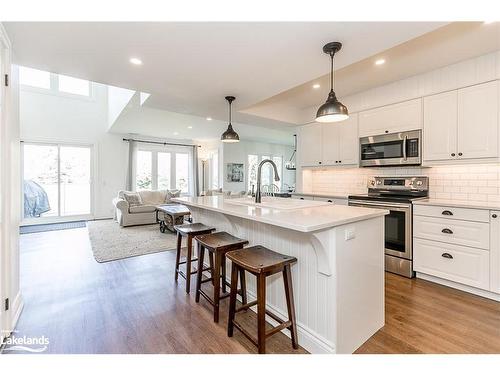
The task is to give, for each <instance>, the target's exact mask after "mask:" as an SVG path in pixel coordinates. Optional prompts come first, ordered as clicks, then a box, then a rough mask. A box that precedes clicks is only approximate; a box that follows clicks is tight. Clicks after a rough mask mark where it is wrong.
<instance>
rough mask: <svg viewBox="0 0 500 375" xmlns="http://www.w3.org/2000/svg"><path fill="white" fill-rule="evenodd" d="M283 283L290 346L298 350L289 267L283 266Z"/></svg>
mask: <svg viewBox="0 0 500 375" xmlns="http://www.w3.org/2000/svg"><path fill="white" fill-rule="evenodd" d="M283 281H284V283H285V296H286V307H287V309H288V319H289V320H290V322H291V323H292V325H291V326H290V327H289V329H290V333H291V336H292V346H293V348H294V349H298V348H299V344H298V342H297V325H296V321H295V303H294V301H293V288H292V272H291V270H290V265H287V266H285V268H284V269H283Z"/></svg>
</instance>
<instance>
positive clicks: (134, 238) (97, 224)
mask: <svg viewBox="0 0 500 375" xmlns="http://www.w3.org/2000/svg"><path fill="white" fill-rule="evenodd" d="M87 228H88V231H89V238H90V244H91V246H92V252H93V253H94V258H95V260H96V261H98V262H99V263H103V262H110V261H113V260H118V259H124V258H130V257H135V256H138V255H146V254H152V253H158V252H160V251H167V250H174V249H175V247H176V245H177V237H176V235H175V234H173V233H170V232H165V233H161V232H160V229H159V226H158V225H157V224H152V225H138V226H133V227H120V226H119V225H118V223H117V222H115V221H114V220H97V221H89V222H87Z"/></svg>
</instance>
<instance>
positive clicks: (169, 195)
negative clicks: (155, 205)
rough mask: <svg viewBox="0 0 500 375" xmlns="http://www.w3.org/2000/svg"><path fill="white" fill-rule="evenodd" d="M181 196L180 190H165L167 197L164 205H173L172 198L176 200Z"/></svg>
mask: <svg viewBox="0 0 500 375" xmlns="http://www.w3.org/2000/svg"><path fill="white" fill-rule="evenodd" d="M180 196H181V191H180V190H167V195H166V196H165V203H174V202H172V198H178V197H180Z"/></svg>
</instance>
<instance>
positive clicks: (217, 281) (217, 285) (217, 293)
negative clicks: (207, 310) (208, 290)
mask: <svg viewBox="0 0 500 375" xmlns="http://www.w3.org/2000/svg"><path fill="white" fill-rule="evenodd" d="M221 260H222V256H221V255H220V254H217V253H216V254H215V265H214V322H215V323H218V322H219V302H220V301H219V299H220V273H221V269H220V267H221ZM224 268H225V267H224ZM224 273H225V272H224Z"/></svg>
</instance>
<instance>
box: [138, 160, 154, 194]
mask: <svg viewBox="0 0 500 375" xmlns="http://www.w3.org/2000/svg"><path fill="white" fill-rule="evenodd" d="M151 156H152V153H151V151H141V150H140V151H138V152H137V173H136V176H135V186H136V190H151V189H152V188H153V176H152V175H151V170H152V165H151V162H152V160H153V159H152V157H151Z"/></svg>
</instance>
